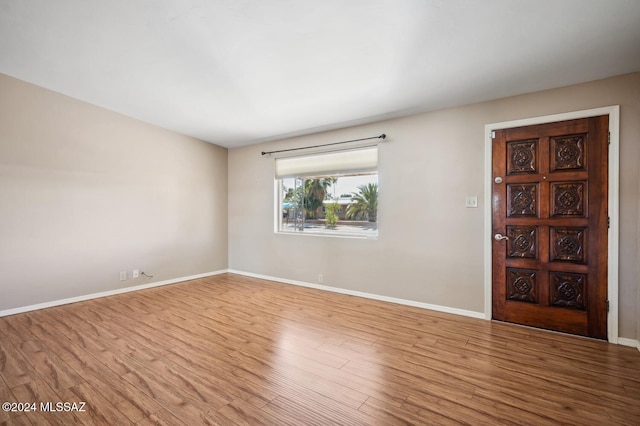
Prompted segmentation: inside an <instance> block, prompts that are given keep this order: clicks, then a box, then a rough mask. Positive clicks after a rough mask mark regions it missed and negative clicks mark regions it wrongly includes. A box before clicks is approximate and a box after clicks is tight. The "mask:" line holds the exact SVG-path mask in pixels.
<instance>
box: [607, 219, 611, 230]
mask: <svg viewBox="0 0 640 426" xmlns="http://www.w3.org/2000/svg"><path fill="white" fill-rule="evenodd" d="M609 228H611V218H610V217H609V216H607V229H609Z"/></svg>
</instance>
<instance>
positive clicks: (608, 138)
mask: <svg viewBox="0 0 640 426" xmlns="http://www.w3.org/2000/svg"><path fill="white" fill-rule="evenodd" d="M607 142H608V143H609V145H611V132H607Z"/></svg>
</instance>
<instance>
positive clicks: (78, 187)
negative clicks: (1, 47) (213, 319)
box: [0, 75, 228, 311]
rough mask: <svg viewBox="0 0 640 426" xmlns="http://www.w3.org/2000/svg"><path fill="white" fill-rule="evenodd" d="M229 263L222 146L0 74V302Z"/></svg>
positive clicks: (28, 301)
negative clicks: (122, 276) (140, 274)
mask: <svg viewBox="0 0 640 426" xmlns="http://www.w3.org/2000/svg"><path fill="white" fill-rule="evenodd" d="M227 264H228V261H227V150H226V149H224V148H220V147H217V146H215V145H212V144H209V143H205V142H202V141H199V140H196V139H193V138H189V137H186V136H182V135H178V134H175V133H172V132H169V131H167V130H163V129H160V128H157V127H154V126H151V125H148V124H145V123H142V122H140V121H137V120H134V119H132V118H128V117H124V116H122V115H119V114H115V113H113V112H110V111H107V110H105V109H102V108H99V107H96V106H92V105H89V104H86V103H84V102H81V101H78V100H74V99H71V98H68V97H66V96H62V95H60V94H57V93H54V92H51V91H48V90H45V89H42V88H39V87H36V86H33V85H30V84H27V83H24V82H22V81H19V80H15V79H13V78H10V77H7V76H4V75H0V291H1V294H0V311H2V310H6V309H11V308H19V307H23V306H28V305H33V304H37V303H41V302H50V301H55V300H59V299H64V298H69V297H75V296H81V295H87V294H91V293H96V292H102V291H109V290H117V289H120V288H123V287H126V286H135V285H140V284H146V283H150V282H156V281H163V280H168V279H174V278H179V277H184V276H189V275H194V274H200V273H207V272H211V271H216V270H220V269H225V268H227ZM134 268H138V269H140V270H143V271H147V272H149V273H152V274H153V275H154V278H153V279H151V280H148V279H146V278H139V279H136V280H132V279H131V277H130V276H129V279H128V280H127V281H124V282H121V281H120V280H119V271H122V270H127V271H128V273H129V274H131V271H132V270H133V269H134Z"/></svg>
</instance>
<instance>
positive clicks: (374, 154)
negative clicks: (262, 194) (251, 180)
mask: <svg viewBox="0 0 640 426" xmlns="http://www.w3.org/2000/svg"><path fill="white" fill-rule="evenodd" d="M377 167H378V147H377V146H374V147H367V148H363V149H355V150H349V151H333V152H326V153H322V154H313V155H304V156H300V157H286V158H277V159H276V179H283V178H289V177H308V176H326V175H332V174H349V173H365V172H375V171H376V169H377Z"/></svg>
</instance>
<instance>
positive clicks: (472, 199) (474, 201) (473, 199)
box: [464, 195, 478, 209]
mask: <svg viewBox="0 0 640 426" xmlns="http://www.w3.org/2000/svg"><path fill="white" fill-rule="evenodd" d="M464 206H465V207H466V208H468V209H475V208H477V207H478V197H477V196H475V195H470V196H468V197H467V198H466V200H465V202H464Z"/></svg>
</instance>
